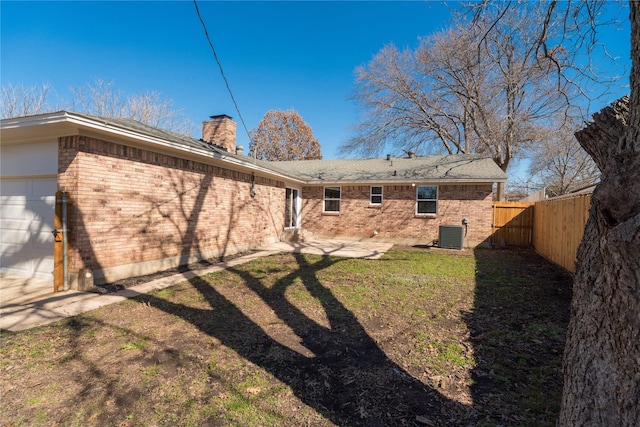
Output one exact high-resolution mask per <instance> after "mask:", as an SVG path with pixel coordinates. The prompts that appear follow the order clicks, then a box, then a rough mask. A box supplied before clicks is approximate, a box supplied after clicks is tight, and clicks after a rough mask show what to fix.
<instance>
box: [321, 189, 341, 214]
mask: <svg viewBox="0 0 640 427" xmlns="http://www.w3.org/2000/svg"><path fill="white" fill-rule="evenodd" d="M322 212H335V213H339V212H340V187H324V206H323V209H322Z"/></svg>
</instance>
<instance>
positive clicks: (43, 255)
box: [0, 178, 57, 279]
mask: <svg viewBox="0 0 640 427" xmlns="http://www.w3.org/2000/svg"><path fill="white" fill-rule="evenodd" d="M56 189H57V182H56V178H29V179H25V178H19V179H13V178H9V179H5V178H3V179H2V180H1V182H0V218H1V219H2V221H1V225H0V251H1V252H0V271H2V272H3V273H12V274H19V275H21V276H29V277H39V278H42V279H52V278H53V275H52V271H53V234H52V233H51V232H52V231H53V216H54V206H55V193H56Z"/></svg>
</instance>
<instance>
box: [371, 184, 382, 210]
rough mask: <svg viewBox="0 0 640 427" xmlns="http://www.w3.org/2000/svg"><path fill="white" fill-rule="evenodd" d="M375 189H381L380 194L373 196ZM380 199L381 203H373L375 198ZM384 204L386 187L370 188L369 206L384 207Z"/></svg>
mask: <svg viewBox="0 0 640 427" xmlns="http://www.w3.org/2000/svg"><path fill="white" fill-rule="evenodd" d="M373 187H380V194H373ZM374 196H375V197H380V203H373V200H372V199H373V197H374ZM382 203H384V185H371V186H369V206H382Z"/></svg>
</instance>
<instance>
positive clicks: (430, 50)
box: [341, 2, 596, 171]
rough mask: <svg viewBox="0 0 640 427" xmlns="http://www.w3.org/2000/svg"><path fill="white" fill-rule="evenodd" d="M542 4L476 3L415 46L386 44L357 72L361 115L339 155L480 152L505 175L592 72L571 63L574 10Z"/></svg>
mask: <svg viewBox="0 0 640 427" xmlns="http://www.w3.org/2000/svg"><path fill="white" fill-rule="evenodd" d="M547 6H548V4H545V3H537V2H484V3H481V4H476V5H475V6H473V7H471V8H470V9H468V10H469V11H470V12H471V13H468V14H466V15H460V16H458V18H457V20H456V23H455V24H453V25H452V26H451V27H450V28H448V29H446V30H444V31H442V32H440V33H437V34H434V35H431V36H429V37H426V38H424V39H422V40H421V42H420V44H419V46H418V47H417V48H416V49H413V50H411V49H409V50H405V51H400V50H399V49H398V48H397V47H395V46H394V45H388V46H385V47H384V48H383V49H382V50H380V52H379V53H378V54H377V55H376V56H375V57H374V58H373V59H372V60H371V61H370V62H369V63H368V64H367V65H366V66H362V67H359V68H358V69H357V70H356V83H357V88H356V92H355V95H354V99H355V101H356V102H357V103H358V104H359V105H360V106H361V107H362V109H363V117H362V121H361V122H360V124H359V125H358V126H357V127H356V129H355V135H354V136H353V137H352V138H351V139H350V140H349V141H348V142H347V143H345V144H343V145H342V147H341V150H342V153H344V154H347V153H358V154H371V153H376V154H380V152H381V151H382V150H384V149H385V148H388V147H389V148H390V147H393V148H395V149H396V150H399V149H413V150H417V151H420V152H445V153H471V152H479V153H486V154H487V155H488V156H491V157H492V158H493V159H494V160H495V161H496V163H497V164H498V165H499V166H500V167H501V168H502V169H503V170H505V171H506V170H507V168H508V166H509V164H510V161H511V159H512V158H514V156H516V155H518V154H519V153H520V152H522V150H523V149H527V148H529V147H531V146H532V145H533V144H535V143H538V142H539V141H541V139H542V136H543V135H545V134H546V131H547V128H548V127H549V123H548V117H550V116H552V115H557V114H558V113H560V112H561V113H563V114H565V115H566V116H567V117H570V116H571V115H575V114H579V113H580V112H579V111H578V110H577V109H576V108H575V106H576V105H577V104H578V101H580V100H584V99H586V98H585V96H586V95H587V93H586V91H585V90H584V89H583V87H582V86H581V84H579V83H581V82H584V81H585V79H586V80H589V79H591V80H595V77H596V76H595V75H593V74H591V75H589V73H588V71H585V70H586V69H582V68H579V67H577V66H576V55H575V51H574V50H573V49H574V48H578V47H580V46H582V45H587V44H588V43H587V42H588V40H586V39H587V38H588V37H590V34H591V33H590V32H589V31H587V30H585V29H582V30H581V32H580V33H576V34H578V36H579V37H577V38H576V39H572V40H568V39H567V38H565V37H564V34H565V33H567V32H568V31H573V30H574V29H575V27H576V26H578V25H579V24H584V20H583V19H578V17H580V16H582V15H578V16H573V15H571V14H569V13H565V15H563V16H559V14H560V13H561V12H562V11H560V8H557V9H554V8H551V7H547ZM476 8H477V9H476ZM563 11H564V12H567V11H566V10H565V9H563ZM590 22H591V21H588V23H590ZM588 28H591V27H588ZM567 34H568V33H567ZM577 70H582V72H581V73H579V72H578V71H577Z"/></svg>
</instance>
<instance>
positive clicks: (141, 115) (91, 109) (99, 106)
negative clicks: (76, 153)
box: [72, 78, 191, 135]
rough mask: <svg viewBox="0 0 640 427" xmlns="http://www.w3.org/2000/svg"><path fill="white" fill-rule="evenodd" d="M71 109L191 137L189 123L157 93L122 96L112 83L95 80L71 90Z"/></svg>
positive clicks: (180, 112)
mask: <svg viewBox="0 0 640 427" xmlns="http://www.w3.org/2000/svg"><path fill="white" fill-rule="evenodd" d="M72 92H73V94H74V98H73V105H74V108H75V109H77V110H79V111H82V112H84V113H88V114H94V115H96V116H103V117H126V118H130V119H134V120H137V121H139V122H142V123H145V124H148V125H151V126H155V127H159V128H162V129H167V130H171V131H174V132H179V133H183V134H186V135H190V134H191V123H190V122H189V120H188V119H187V118H186V117H185V116H184V115H183V114H182V110H180V109H176V108H174V106H173V101H171V100H170V99H168V98H163V97H162V94H161V93H160V92H158V91H151V92H144V93H142V94H134V95H129V96H125V95H124V94H123V92H122V91H120V90H117V89H116V88H115V85H114V82H113V80H111V81H106V80H103V79H100V78H96V79H95V80H94V82H93V83H88V84H86V85H85V86H81V87H76V88H72Z"/></svg>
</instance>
